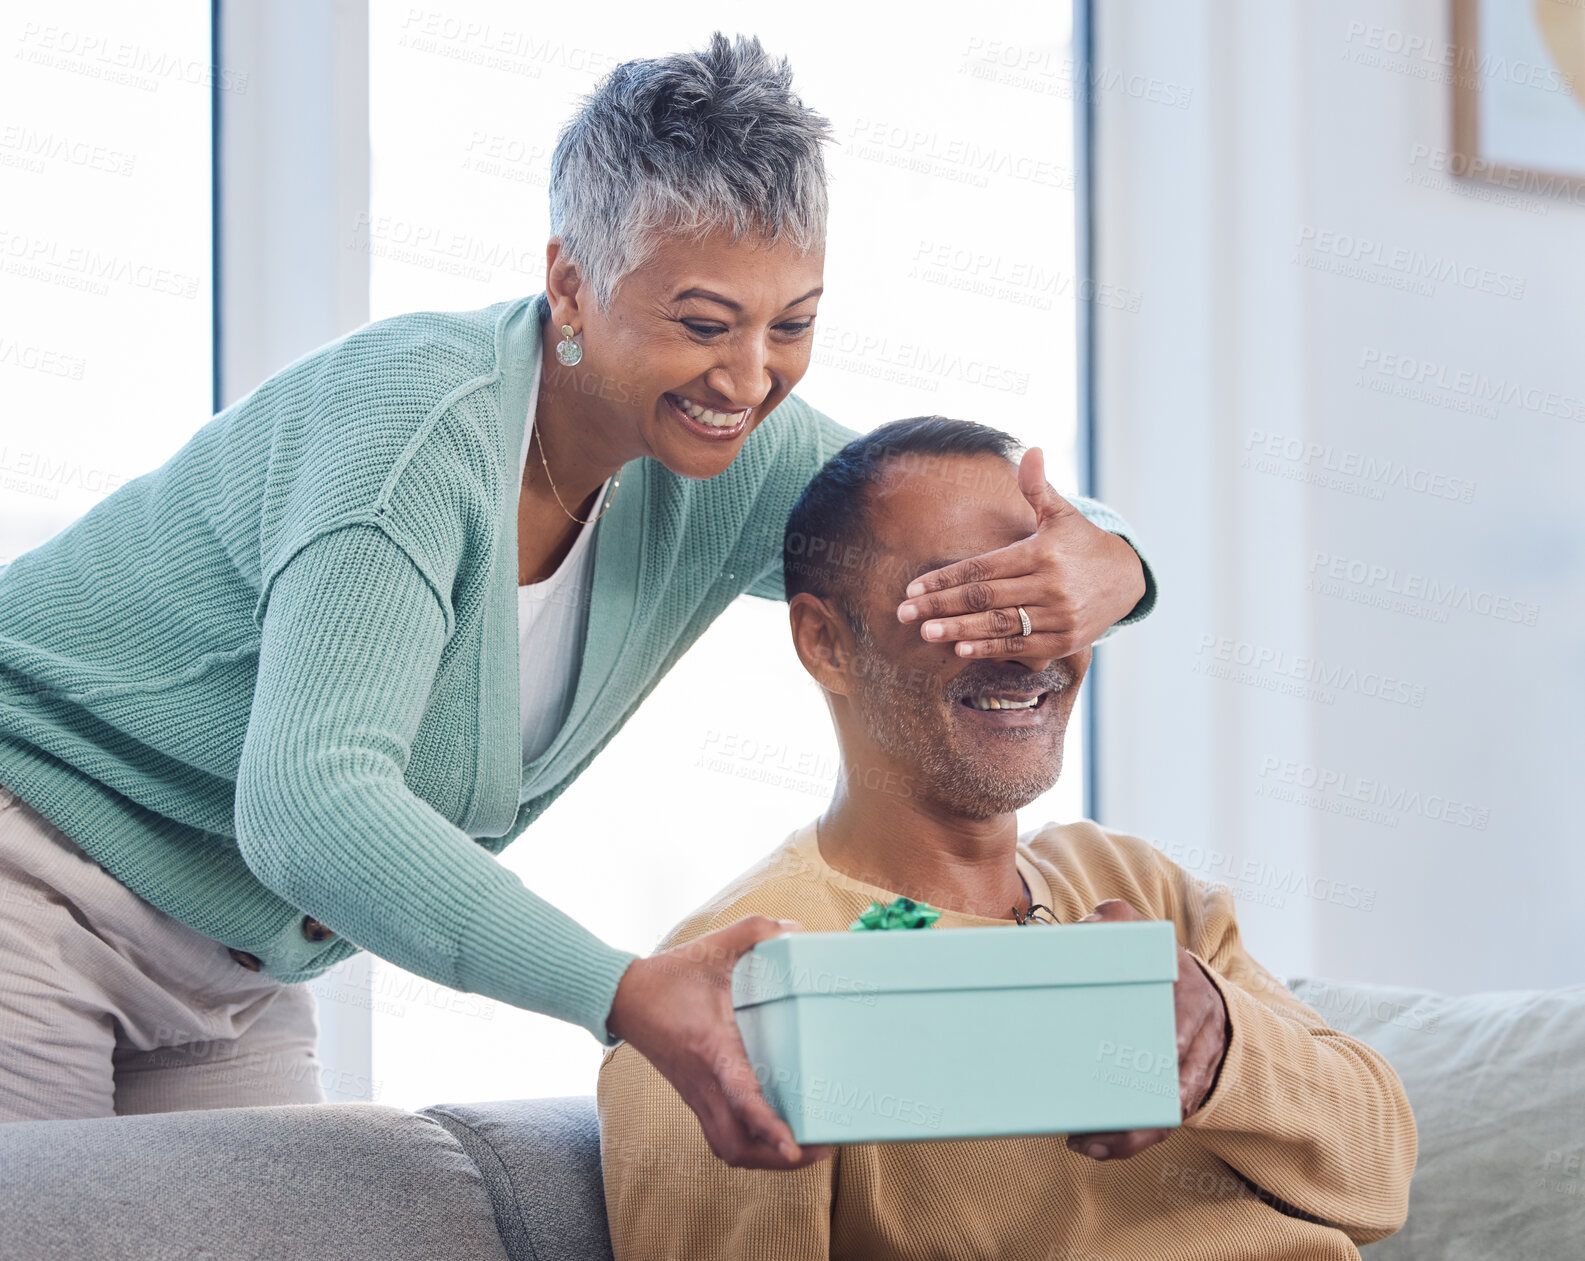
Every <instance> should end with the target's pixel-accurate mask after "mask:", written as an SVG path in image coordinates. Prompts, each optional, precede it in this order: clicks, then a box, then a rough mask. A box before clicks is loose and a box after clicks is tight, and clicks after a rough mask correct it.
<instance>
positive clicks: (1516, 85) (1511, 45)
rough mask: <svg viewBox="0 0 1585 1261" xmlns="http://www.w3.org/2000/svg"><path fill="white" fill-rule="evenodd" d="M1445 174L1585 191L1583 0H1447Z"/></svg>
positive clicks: (1515, 185) (1544, 188) (1542, 189)
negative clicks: (1448, 152)
mask: <svg viewBox="0 0 1585 1261" xmlns="http://www.w3.org/2000/svg"><path fill="white" fill-rule="evenodd" d="M1452 4H1453V47H1454V73H1453V75H1452V84H1453V151H1454V155H1455V158H1454V162H1453V164H1452V165H1453V173H1454V174H1456V175H1460V176H1464V177H1466V178H1478V179H1484V180H1488V181H1491V180H1495V181H1498V182H1501V183H1502V184H1503V185H1504V186H1505V187H1513V188H1523V189H1527V190H1529V191H1537V192H1545V191H1552V190H1557V189H1560V188H1568V189H1572V190H1575V191H1579V190H1585V0H1452Z"/></svg>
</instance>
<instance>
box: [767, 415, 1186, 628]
mask: <svg viewBox="0 0 1585 1261" xmlns="http://www.w3.org/2000/svg"><path fill="white" fill-rule="evenodd" d="M805 406H806V407H808V405H807V404H805ZM808 411H809V413H810V415H811V416H813V418H814V422H815V423H814V437H813V442H812V444H811V446H810V450H809V453H808V456H807V458H806V459H805V460H804V461H803V462H802V463H801V464H799V466H798V467H799V470H800V472H799V475H800V476H801V477H802V479H803V481H802V482H801V483H800V487H799V489H800V490H801V489H802V487H803V486H807V485H808V484H809V481H810V479H811V478H813V477H814V475H815V474H816V473H817V472H818V471H819V470H820V467H821V465H823V464H824V463H825V462H826V461H827V460H828V459H830V458H831V457H832V456H833V455H835V454H836V453H837V452H838V451H840V450H841V449H842V448H843V447H845V446H846V445H847V444H848V443H849V442H852V441H853V439H854V438H857V437H859V436H861V435H860V434H859V432H858V431H857V430H856V429H849V428H848V427H847V426H846V425H839V424H838V423H837V422H836V421H834V420H832V419H831V417H829V416H827V415H825V414H823V413H822V412H819V411H816V410H815V409H814V408H812V407H808ZM1064 498H1066V499H1067V501H1068V502H1069V503H1071V504H1072V505H1073V506H1074V507H1075V508H1077V509H1078V510H1079V511H1080V512H1082V513H1083V514H1084V515H1085V517H1087V518H1088V519H1089V520H1090V521H1092V522H1094V523H1095V524H1096V525H1098V526H1100V527H1101V529H1103V530H1106V531H1108V532H1109V533H1112V534H1115V535H1117V536H1118V537H1119V538H1121V539H1122V540H1123V541H1124V542H1126V543H1127V544H1128V545H1129V546H1130V547H1131V548H1133V549H1134V551H1135V552H1136V553H1137V554H1138V556H1139V565H1140V568H1141V569H1143V570H1144V571H1145V594H1144V595H1142V596H1140V597H1139V602H1138V603H1137V604H1135V605H1134V607H1133V608H1132V609H1131V610H1130V611H1129V613H1128V616H1127V617H1125V618H1123V619H1122V620H1121V621H1120V622H1117V623H1115V624H1113V625H1112V626H1109V627H1107V629H1106V630H1105V632H1104V633H1103V634H1102V635H1101V639H1105V638H1107V637H1108V636H1109V635H1111V634H1112V633H1113V632H1115V631H1116V630H1117V629H1118V627H1120V626H1127V625H1129V624H1131V623H1133V622H1137V621H1140V620H1141V619H1143V618H1145V617H1148V616H1149V614H1150V611H1151V610H1152V609H1153V608H1155V607H1156V575H1155V574H1154V573H1153V572H1152V570H1151V568H1150V562H1149V561H1147V560H1146V559H1145V553H1144V551H1143V550H1142V549H1141V548H1140V546H1139V540H1138V539H1137V538H1135V536H1134V531H1133V529H1132V528H1131V527H1130V526H1129V524H1128V522H1126V521H1125V520H1123V518H1122V517H1121V516H1120V515H1119V514H1118V513H1116V512H1114V511H1112V509H1110V508H1108V507H1107V506H1106V505H1105V504H1103V503H1101V502H1100V501H1099V500H1096V499H1090V498H1087V497H1086V496H1084V495H1066V496H1064ZM745 590H746V591H747V593H748V594H749V595H754V596H759V597H760V598H761V599H764V600H785V599H786V598H787V592H786V587H785V585H784V583H783V580H782V558H781V549H780V548H779V547H773V548H772V551H771V559H770V561H769V563H768V564H767V565H766V566H765V568H764V569H763V570H762V571H761V572H760V573H759V574H757V575H756V576H755V578H754V581H753V582H751V583H750V584H749V585H748V587H747V588H745ZM1096 642H1097V643H1099V642H1100V640H1097V641H1096Z"/></svg>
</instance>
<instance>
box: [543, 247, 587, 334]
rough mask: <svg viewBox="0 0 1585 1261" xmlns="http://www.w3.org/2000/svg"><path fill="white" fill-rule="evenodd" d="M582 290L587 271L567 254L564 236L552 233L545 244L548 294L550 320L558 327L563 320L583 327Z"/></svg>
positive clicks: (565, 322)
mask: <svg viewBox="0 0 1585 1261" xmlns="http://www.w3.org/2000/svg"><path fill="white" fill-rule="evenodd" d="M582 290H583V273H582V272H581V271H579V270H578V264H577V263H575V262H573V261H572V259H571V258H569V257H568V256H567V253H566V251H565V250H564V249H563V248H562V244H561V238H560V237H559V236H553V237H551V238H550V241H549V243H548V244H547V245H546V246H545V297H546V299H547V300H548V301H549V302H550V321H551V323H552V324H554V325H555V326H556V327H557V328H558V329H559V328H560V327H561V326H562V325H563V324H571V325H572V326H573V327H574V328H577V329H581V328H582V327H583V322H582V319H581V318H580V317H581V316H582V314H583V306H582V304H581V303H580V301H579V298H580V295H581V293H582Z"/></svg>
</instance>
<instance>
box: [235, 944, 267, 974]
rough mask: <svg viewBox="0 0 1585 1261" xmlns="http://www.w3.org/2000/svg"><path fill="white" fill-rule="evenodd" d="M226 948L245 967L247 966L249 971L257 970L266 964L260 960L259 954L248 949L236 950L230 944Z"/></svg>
mask: <svg viewBox="0 0 1585 1261" xmlns="http://www.w3.org/2000/svg"><path fill="white" fill-rule="evenodd" d="M226 949H227V950H228V951H229V952H230V954H231V957H232V958H233V959H235V960H236V961H237V962H238V963H240V964H241V965H242V966H243V967H245V968H246V969H247V970H248V971H249V972H257V971H258V970H259V969H260V968H261V967H263V966H264V965H263V964H262V963H261V962H260V961H259V956H258V955H250V954H249V953H248V952H247V951H246V950H236V949H233V948H232V947H230V946H227V947H226Z"/></svg>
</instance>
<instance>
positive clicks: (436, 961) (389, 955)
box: [236, 517, 636, 1046]
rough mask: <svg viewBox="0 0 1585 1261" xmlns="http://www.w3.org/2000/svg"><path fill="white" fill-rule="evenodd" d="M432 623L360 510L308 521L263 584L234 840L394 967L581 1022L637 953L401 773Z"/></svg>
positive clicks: (303, 901) (425, 690)
mask: <svg viewBox="0 0 1585 1261" xmlns="http://www.w3.org/2000/svg"><path fill="white" fill-rule="evenodd" d="M446 638H447V617H446V614H445V611H444V610H443V607H442V603H441V601H440V599H439V598H438V597H437V596H436V594H435V592H434V589H433V587H432V586H431V585H430V583H429V582H428V580H427V579H426V578H425V576H424V574H423V573H422V572H421V571H420V569H419V567H418V566H417V564H415V562H414V560H413V558H412V557H411V556H410V554H409V553H408V552H407V551H405V550H404V549H403V548H402V547H401V546H400V545H398V543H397V542H396V541H395V540H394V539H393V538H392V537H391V536H390V535H389V534H388V533H386V531H385V529H384V527H383V522H382V521H380V520H376V519H374V518H372V517H371V518H370V519H369V520H367V521H355V522H352V523H349V524H344V525H342V526H339V527H337V528H334V529H331V530H328V531H326V532H324V533H321V534H319V535H318V536H317V537H315V538H314V539H313V540H312V541H311V542H309V543H308V544H307V545H306V546H303V547H302V548H300V549H299V550H298V551H297V552H296V553H295V555H293V556H292V557H291V559H290V560H289V561H288V562H287V563H286V565H285V566H284V568H282V569H281V571H280V572H279V574H278V576H277V577H276V579H275V582H274V584H273V587H272V588H271V590H270V593H269V601H268V605H267V607H266V610H265V612H264V618H263V623H262V634H261V640H260V647H259V667H258V679H257V684H256V687H255V690H254V697H253V706H252V711H251V714H250V717H249V721H248V728H247V735H246V738H245V740H244V742H243V748H242V755H241V762H240V766H239V769H238V775H237V791H236V833H237V844H238V847H239V849H240V852H241V853H242V856H243V858H244V859H245V861H246V862H247V864H248V866H249V867H250V868H251V869H252V871H253V872H254V874H255V875H257V876H258V878H259V879H260V880H261V881H262V882H263V883H264V884H265V885H267V886H268V887H269V888H270V889H271V890H272V891H274V892H275V893H277V894H278V895H279V896H281V897H282V898H284V899H285V900H286V901H288V902H289V903H291V904H292V905H293V906H296V907H299V908H301V909H302V910H303V911H305V912H306V913H307V914H309V915H312V916H313V917H314V918H315V919H317V920H319V921H320V922H321V923H323V924H325V925H326V926H328V927H329V928H331V929H332V930H334V931H335V932H337V933H340V934H342V935H343V936H344V937H346V938H347V939H348V940H350V941H351V942H353V943H354V944H356V945H358V946H360V947H362V948H364V949H367V950H369V951H372V952H373V953H374V954H377V955H379V956H380V957H381V958H383V959H388V960H389V961H390V962H392V963H394V964H396V965H397V966H398V967H401V968H404V969H406V970H407V971H409V972H413V973H416V974H417V975H419V976H423V977H425V978H427V979H429V980H432V981H435V982H437V983H439V984H441V985H445V986H449V987H451V988H453V989H458V990H464V991H467V992H471V993H478V994H483V995H487V996H488V997H491V998H495V999H499V1000H500V1001H502V1002H505V1003H510V1004H511V1005H513V1006H515V1007H522V1008H526V1009H528V1010H530V1011H537V1012H543V1013H545V1014H546V1015H550V1016H555V1017H558V1018H560V1019H562V1020H567V1021H571V1022H572V1023H574V1024H578V1025H582V1026H583V1027H584V1028H585V1029H588V1030H589V1032H590V1033H592V1034H593V1035H594V1036H595V1037H596V1038H597V1039H599V1041H600V1042H601V1043H602V1044H604V1045H607V1046H609V1045H612V1044H614V1042H615V1041H616V1040H615V1039H614V1038H613V1037H611V1036H610V1035H609V1033H608V1032H607V1030H606V1027H605V1020H606V1016H607V1015H608V1013H609V1012H610V1008H611V1002H612V1000H613V998H614V997H615V994H616V987H617V982H618V981H619V980H620V979H621V976H622V973H623V971H624V970H625V969H626V967H627V965H628V964H629V963H630V962H631V961H632V960H633V959H634V958H635V957H636V956H635V955H633V954H631V953H629V952H627V951H622V950H617V949H614V948H613V947H611V946H608V945H606V944H605V943H604V942H602V941H601V940H600V939H599V938H597V937H595V936H594V935H593V934H592V933H590V932H589V931H588V930H587V929H585V928H583V927H582V926H581V925H579V924H578V923H577V922H576V921H574V920H573V919H571V918H570V917H568V916H567V915H565V914H563V913H562V912H561V911H558V910H557V909H556V908H555V907H553V906H551V905H550V904H549V903H547V902H545V901H543V900H541V899H540V898H538V897H536V896H535V895H534V894H533V893H531V892H530V891H529V890H528V889H527V888H526V887H525V886H524V885H523V882H522V880H521V879H520V878H519V877H518V876H516V875H515V874H513V873H512V872H511V871H510V870H508V869H507V868H506V867H503V866H502V865H501V864H500V863H499V862H497V861H496V860H495V858H494V857H493V856H492V855H491V854H489V853H488V852H487V851H486V850H484V849H483V848H482V847H481V846H480V845H479V844H478V843H477V842H475V841H474V839H473V838H472V837H470V836H469V835H468V834H467V833H466V832H464V831H463V830H462V829H461V828H459V827H457V826H456V825H455V824H453V823H452V822H451V821H450V820H448V819H446V818H445V817H444V816H442V815H441V814H440V813H439V812H438V811H437V810H435V809H434V808H433V807H432V806H430V805H429V804H428V803H427V802H426V801H424V800H423V799H421V798H420V797H418V796H417V795H416V794H415V793H413V792H412V791H411V790H410V789H409V788H408V787H407V785H406V783H405V782H404V779H403V775H404V771H405V769H406V766H407V761H408V756H409V751H410V749H411V746H412V742H413V739H414V737H415V734H416V733H417V731H418V728H419V724H420V721H421V720H422V718H423V714H424V707H425V701H426V698H427V697H428V695H429V692H430V689H431V687H432V685H433V682H434V678H435V673H436V670H437V667H438V664H439V661H440V657H441V652H442V649H443V648H444V646H445V642H446Z"/></svg>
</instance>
